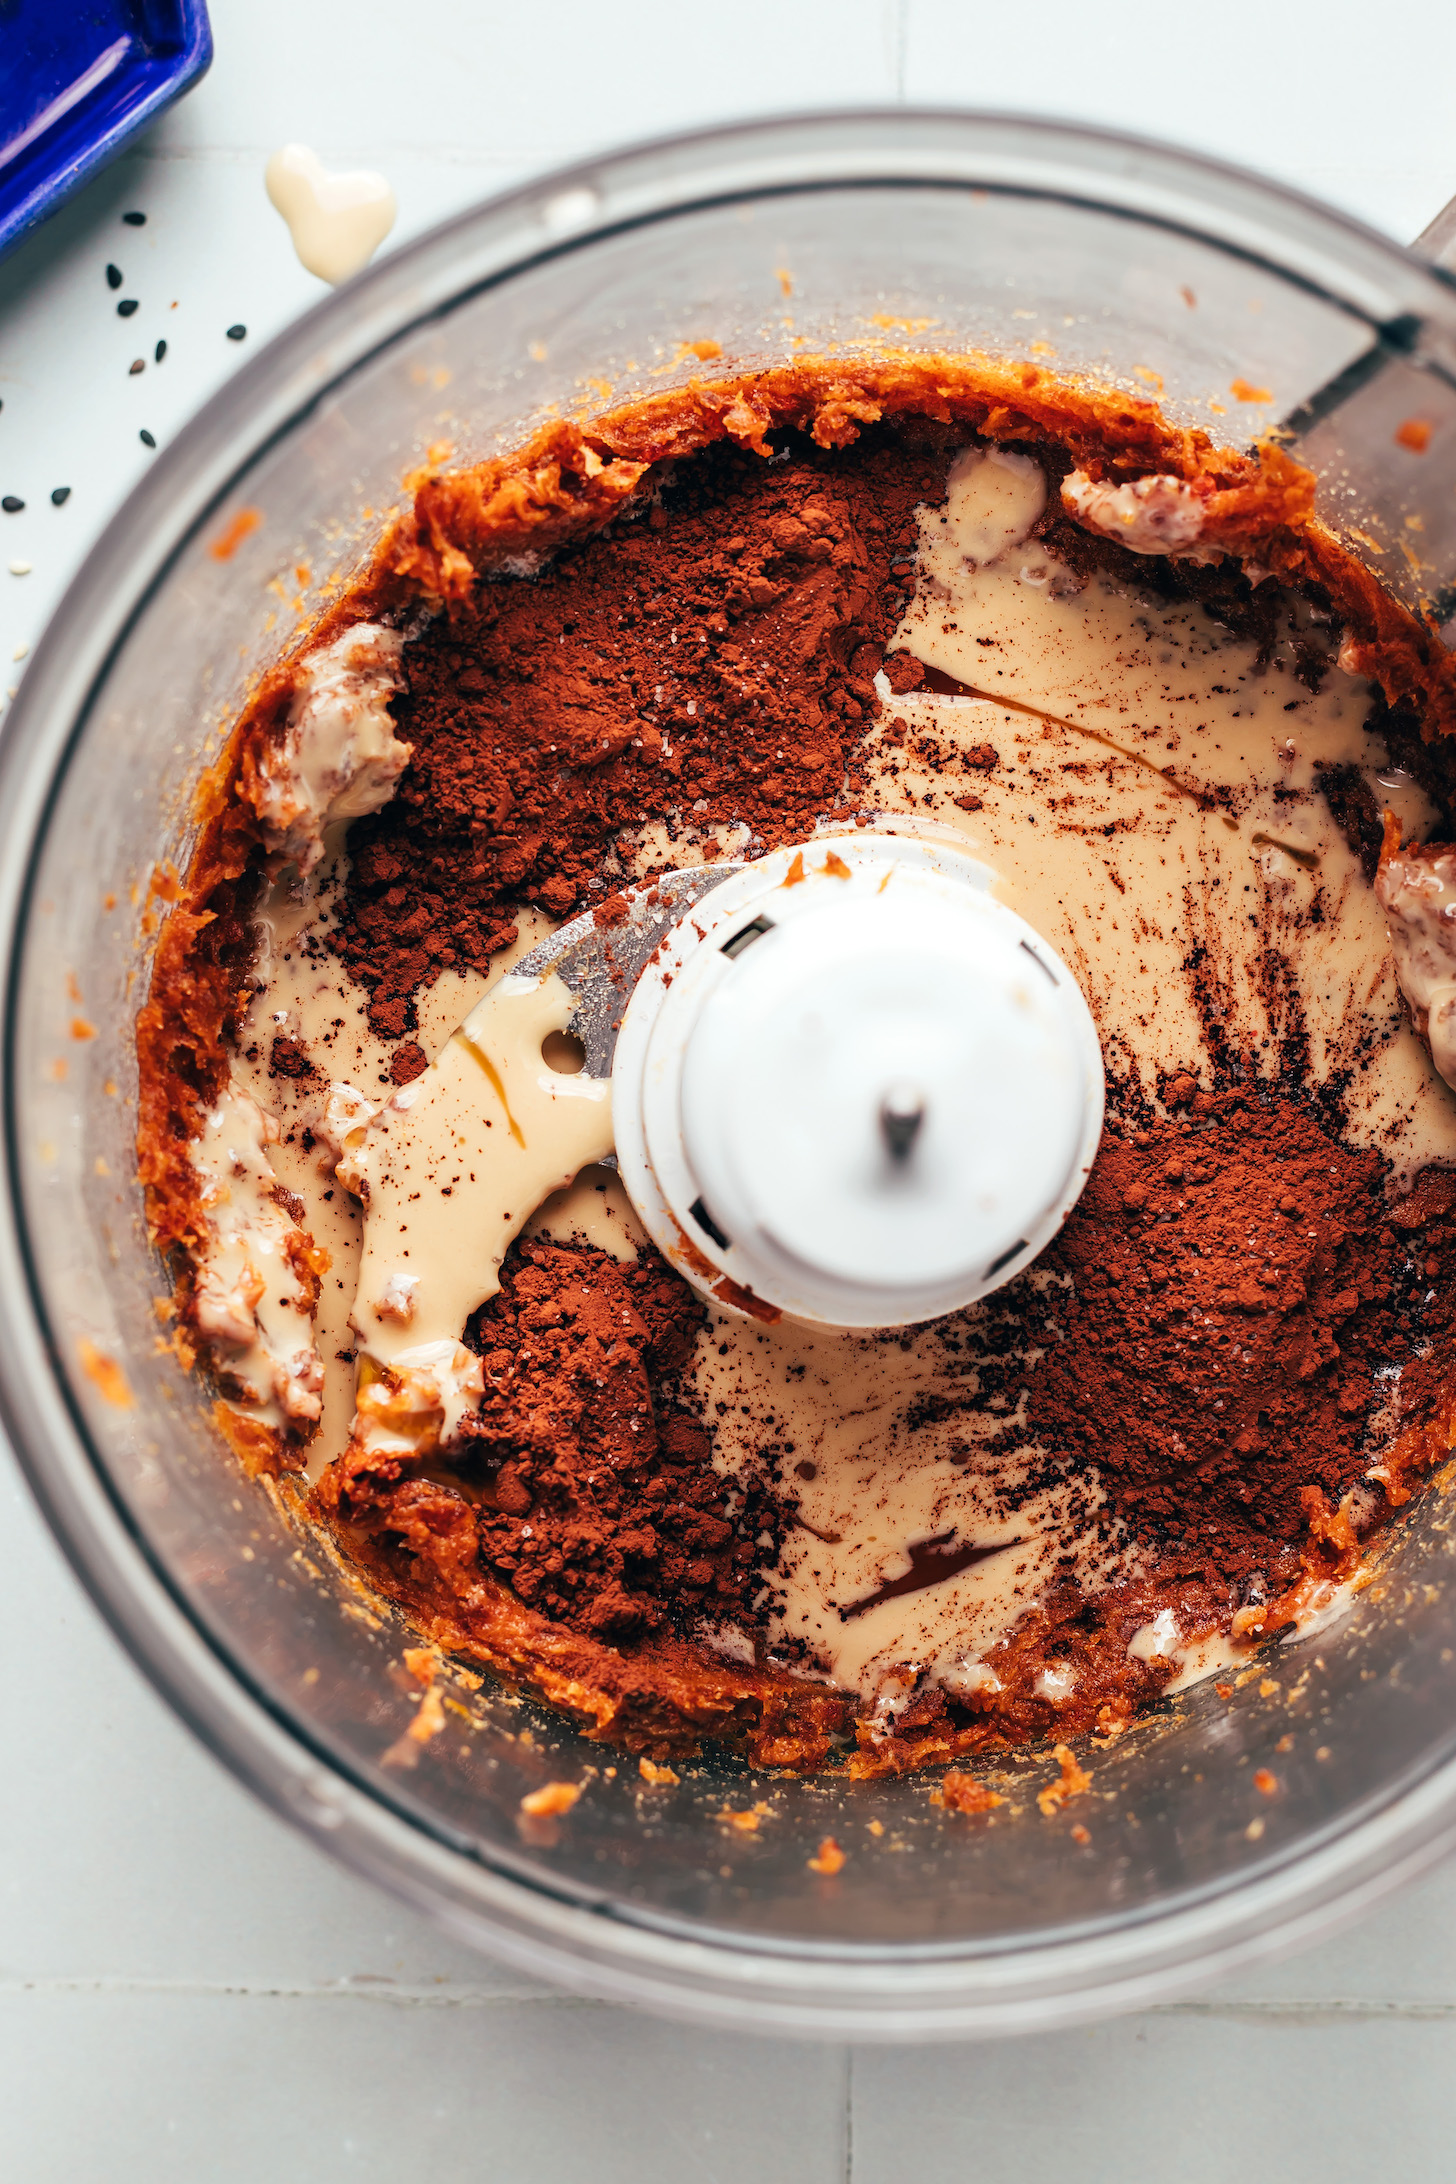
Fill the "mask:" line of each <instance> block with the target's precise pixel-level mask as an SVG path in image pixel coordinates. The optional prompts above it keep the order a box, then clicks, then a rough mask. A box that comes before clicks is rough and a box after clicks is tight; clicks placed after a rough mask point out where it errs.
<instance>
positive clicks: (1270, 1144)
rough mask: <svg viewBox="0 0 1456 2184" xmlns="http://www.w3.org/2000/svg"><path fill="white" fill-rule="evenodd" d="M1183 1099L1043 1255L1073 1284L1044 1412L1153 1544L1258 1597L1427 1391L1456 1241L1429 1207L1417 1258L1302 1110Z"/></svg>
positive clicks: (1367, 1161) (1135, 1142) (1358, 1164)
mask: <svg viewBox="0 0 1456 2184" xmlns="http://www.w3.org/2000/svg"><path fill="white" fill-rule="evenodd" d="M1170 1090H1171V1093H1172V1097H1173V1098H1174V1099H1177V1100H1180V1101H1182V1102H1183V1103H1184V1107H1185V1113H1184V1114H1182V1115H1181V1116H1179V1115H1175V1116H1173V1117H1171V1118H1164V1119H1161V1120H1157V1121H1153V1122H1152V1123H1151V1124H1150V1125H1149V1126H1148V1127H1145V1128H1141V1129H1138V1128H1135V1127H1134V1128H1128V1127H1127V1126H1126V1125H1119V1124H1116V1123H1115V1124H1114V1125H1113V1127H1112V1128H1110V1129H1109V1131H1108V1133H1107V1135H1106V1136H1105V1137H1104V1140H1103V1144H1102V1148H1101V1151H1100V1152H1099V1154H1098V1157H1097V1161H1096V1163H1095V1165H1094V1167H1093V1171H1092V1175H1091V1178H1090V1180H1089V1182H1088V1186H1087V1189H1086V1192H1085V1193H1084V1195H1083V1197H1082V1199H1081V1201H1080V1202H1079V1204H1078V1206H1077V1208H1076V1210H1075V1211H1074V1212H1073V1214H1072V1215H1071V1216H1070V1218H1069V1219H1068V1221H1067V1224H1066V1226H1065V1228H1064V1229H1063V1231H1062V1234H1061V1236H1060V1237H1059V1238H1058V1240H1057V1242H1056V1244H1055V1245H1054V1246H1053V1248H1052V1250H1051V1252H1050V1253H1049V1254H1048V1255H1047V1259H1046V1261H1045V1263H1046V1264H1047V1265H1048V1266H1049V1267H1054V1268H1056V1269H1057V1270H1058V1271H1060V1272H1064V1273H1066V1274H1067V1275H1068V1276H1070V1278H1071V1284H1072V1286H1071V1288H1070V1290H1069V1292H1068V1293H1067V1297H1066V1302H1065V1306H1064V1308H1063V1311H1062V1322H1063V1326H1062V1335H1061V1339H1060V1341H1058V1342H1057V1343H1055V1344H1054V1345H1052V1346H1051V1347H1050V1348H1049V1350H1048V1354H1047V1356H1046V1358H1045V1360H1044V1361H1043V1363H1042V1366H1041V1369H1040V1370H1039V1371H1038V1372H1037V1373H1036V1374H1034V1375H1033V1376H1032V1378H1031V1380H1030V1383H1029V1389H1030V1400H1029V1413H1028V1415H1029V1418H1030V1421H1031V1424H1032V1426H1033V1429H1034V1431H1035V1433H1036V1434H1037V1436H1038V1438H1040V1439H1042V1440H1044V1441H1045V1442H1046V1443H1047V1444H1048V1446H1050V1447H1051V1448H1053V1449H1058V1450H1064V1451H1067V1452H1069V1453H1071V1454H1074V1455H1075V1456H1076V1457H1077V1459H1078V1460H1079V1461H1081V1462H1091V1463H1094V1464H1095V1465H1096V1466H1097V1468H1098V1470H1099V1472H1100V1473H1101V1475H1102V1479H1103V1483H1104V1486H1105V1489H1106V1491H1107V1493H1108V1495H1109V1497H1110V1499H1111V1501H1112V1504H1113V1507H1114V1508H1115V1509H1116V1511H1117V1513H1118V1514H1119V1515H1120V1516H1121V1517H1123V1518H1124V1519H1125V1520H1126V1522H1127V1523H1128V1524H1129V1525H1130V1526H1131V1527H1132V1528H1133V1529H1134V1531H1135V1532H1137V1533H1139V1534H1140V1535H1143V1536H1145V1537H1146V1538H1147V1539H1148V1540H1149V1542H1150V1544H1155V1545H1156V1546H1157V1547H1159V1548H1160V1549H1161V1550H1162V1551H1164V1552H1167V1553H1170V1554H1172V1556H1173V1558H1174V1560H1175V1561H1178V1560H1180V1559H1181V1561H1182V1562H1183V1564H1184V1565H1185V1566H1186V1567H1188V1568H1189V1569H1191V1570H1199V1571H1203V1572H1205V1573H1206V1574H1207V1577H1208V1581H1209V1583H1210V1584H1211V1585H1212V1584H1217V1585H1222V1586H1226V1587H1227V1588H1229V1592H1230V1597H1231V1598H1232V1597H1235V1596H1237V1597H1240V1598H1242V1597H1245V1596H1247V1595H1249V1594H1250V1592H1251V1591H1253V1590H1255V1589H1258V1590H1259V1591H1260V1596H1261V1597H1262V1589H1263V1588H1267V1587H1269V1586H1271V1585H1272V1584H1273V1583H1274V1582H1275V1580H1276V1578H1277V1576H1278V1574H1279V1571H1280V1570H1281V1569H1282V1567H1283V1566H1284V1564H1285V1563H1286V1562H1287V1559H1288V1553H1289V1550H1291V1549H1292V1548H1294V1546H1295V1545H1296V1543H1297V1542H1298V1540H1299V1538H1300V1536H1301V1534H1302V1533H1303V1532H1304V1530H1305V1528H1306V1523H1307V1504H1306V1502H1305V1499H1304V1496H1305V1495H1306V1493H1307V1492H1308V1491H1309V1490H1311V1489H1313V1490H1315V1491H1316V1492H1318V1494H1319V1495H1320V1496H1321V1497H1322V1498H1323V1499H1324V1501H1325V1502H1326V1503H1327V1504H1328V1505H1330V1506H1331V1507H1333V1506H1335V1505H1336V1504H1338V1502H1339V1501H1340V1500H1341V1498H1342V1496H1343V1495H1344V1494H1345V1492H1346V1491H1347V1489H1348V1488H1349V1487H1350V1486H1352V1485H1353V1484H1354V1483H1355V1481H1356V1480H1358V1479H1359V1478H1360V1477H1361V1476H1362V1474H1363V1473H1364V1472H1365V1471H1366V1470H1367V1469H1368V1467H1369V1465H1370V1464H1371V1463H1372V1461H1374V1459H1375V1457H1376V1456H1377V1455H1378V1454H1379V1453H1380V1451H1381V1449H1382V1448H1383V1447H1384V1446H1385V1445H1386V1444H1387V1443H1388V1442H1389V1440H1390V1439H1391V1438H1392V1437H1393V1435H1394V1432H1395V1431H1396V1430H1397V1427H1398V1424H1399V1422H1400V1420H1401V1418H1402V1417H1403V1416H1404V1415H1406V1414H1407V1413H1408V1412H1409V1410H1410V1409H1411V1407H1412V1405H1413V1404H1415V1403H1418V1402H1419V1401H1420V1400H1421V1398H1422V1394H1423V1393H1428V1392H1429V1391H1426V1390H1424V1380H1425V1378H1426V1377H1427V1376H1426V1375H1422V1374H1420V1373H1417V1375H1416V1377H1415V1379H1414V1380H1413V1381H1412V1383H1411V1386H1410V1387H1409V1388H1407V1387H1406V1385H1405V1381H1406V1378H1407V1369H1408V1368H1410V1367H1411V1366H1412V1365H1418V1364H1419V1363H1420V1361H1421V1360H1422V1359H1423V1358H1424V1357H1425V1356H1426V1355H1427V1353H1428V1352H1430V1351H1431V1349H1432V1347H1433V1345H1434V1346H1443V1345H1444V1343H1445V1341H1446V1339H1447V1337H1448V1334H1449V1331H1450V1328H1451V1324H1452V1319H1453V1304H1456V1291H1453V1282H1452V1275H1453V1264H1452V1260H1451V1236H1452V1232H1451V1229H1450V1225H1449V1222H1448V1221H1447V1220H1446V1219H1445V1218H1444V1217H1443V1214H1442V1213H1441V1211H1440V1210H1439V1207H1438V1202H1432V1203H1431V1205H1430V1209H1429V1210H1428V1211H1427V1212H1426V1213H1425V1215H1424V1217H1423V1218H1422V1217H1421V1215H1420V1214H1419V1213H1418V1214H1417V1216H1416V1217H1417V1218H1418V1219H1420V1220H1421V1228H1422V1230H1423V1231H1424V1233H1423V1234H1422V1235H1421V1242H1420V1246H1419V1248H1418V1249H1417V1248H1416V1247H1415V1246H1414V1245H1413V1243H1412V1232H1411V1230H1410V1229H1407V1228H1405V1227H1401V1228H1397V1227H1396V1226H1395V1225H1394V1223H1393V1221H1392V1219H1391V1213H1390V1209H1389V1207H1388V1205H1387V1193H1386V1184H1385V1174H1384V1164H1383V1163H1382V1161H1381V1159H1380V1157H1379V1156H1378V1155H1377V1154H1375V1153H1373V1152H1356V1151H1353V1150H1352V1149H1351V1148H1350V1147H1348V1146H1347V1145H1344V1144H1342V1143H1341V1142H1340V1141H1339V1139H1338V1137H1337V1136H1335V1135H1334V1134H1333V1133H1332V1131H1331V1130H1330V1128H1329V1127H1328V1126H1327V1125H1326V1123H1325V1122H1324V1121H1323V1120H1322V1119H1321V1117H1320V1115H1319V1113H1318V1111H1317V1110H1316V1109H1315V1108H1314V1107H1313V1106H1312V1105H1311V1103H1310V1102H1309V1101H1308V1100H1307V1099H1300V1098H1297V1097H1293V1096H1281V1095H1277V1094H1276V1095H1270V1094H1268V1093H1263V1094H1261V1093H1259V1092H1256V1091H1252V1090H1247V1089H1244V1088H1240V1087H1231V1088H1226V1089H1224V1090H1222V1091H1218V1092H1215V1093H1202V1092H1194V1091H1193V1089H1192V1081H1191V1079H1190V1078H1188V1077H1186V1076H1185V1077H1183V1078H1181V1079H1176V1080H1175V1081H1174V1084H1173V1086H1172V1087H1171V1088H1170ZM1416 1203H1417V1202H1415V1201H1407V1202H1406V1203H1405V1205H1404V1207H1402V1208H1400V1211H1401V1213H1402V1214H1403V1215H1404V1217H1405V1218H1407V1219H1409V1218H1410V1217H1411V1214H1412V1212H1413V1211H1414V1210H1415V1208H1416ZM1397 1374H1398V1375H1399V1376H1400V1377H1399V1379H1398V1380H1397V1378H1396V1376H1397ZM1369 1496H1370V1504H1371V1506H1370V1511H1369V1517H1368V1518H1367V1522H1368V1521H1370V1519H1373V1517H1374V1515H1375V1514H1376V1513H1377V1512H1378V1510H1379V1507H1380V1498H1379V1493H1378V1490H1377V1489H1375V1488H1371V1489H1370V1490H1369Z"/></svg>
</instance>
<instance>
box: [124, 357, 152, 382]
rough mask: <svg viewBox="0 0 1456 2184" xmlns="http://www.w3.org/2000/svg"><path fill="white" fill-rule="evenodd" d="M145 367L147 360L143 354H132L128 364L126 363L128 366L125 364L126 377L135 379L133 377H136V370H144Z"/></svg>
mask: <svg viewBox="0 0 1456 2184" xmlns="http://www.w3.org/2000/svg"><path fill="white" fill-rule="evenodd" d="M146 368H147V360H146V358H145V357H144V356H134V357H133V358H132V360H131V362H130V364H128V366H127V368H126V369H127V377H128V378H129V379H135V377H136V375H137V373H138V372H144V371H145V370H146Z"/></svg>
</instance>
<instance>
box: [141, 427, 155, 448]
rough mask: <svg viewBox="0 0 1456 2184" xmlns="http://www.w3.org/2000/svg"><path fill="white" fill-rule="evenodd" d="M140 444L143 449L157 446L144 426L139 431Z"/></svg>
mask: <svg viewBox="0 0 1456 2184" xmlns="http://www.w3.org/2000/svg"><path fill="white" fill-rule="evenodd" d="M141 443H142V446H143V447H155V446H156V444H157V443H156V441H155V440H154V439H153V438H152V436H151V434H150V433H149V432H148V430H147V428H146V426H145V425H143V426H142V430H141Z"/></svg>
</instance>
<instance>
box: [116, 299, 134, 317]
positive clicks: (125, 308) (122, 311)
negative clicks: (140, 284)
mask: <svg viewBox="0 0 1456 2184" xmlns="http://www.w3.org/2000/svg"><path fill="white" fill-rule="evenodd" d="M136 307H137V300H136V297H135V296H123V298H122V300H121V302H120V303H119V304H118V305H117V307H116V315H117V317H118V318H130V317H131V315H132V312H133V311H134V310H135V309H136Z"/></svg>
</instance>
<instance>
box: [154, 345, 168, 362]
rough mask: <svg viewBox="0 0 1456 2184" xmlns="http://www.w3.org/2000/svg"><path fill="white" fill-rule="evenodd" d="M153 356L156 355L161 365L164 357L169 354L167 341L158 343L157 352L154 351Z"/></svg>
mask: <svg viewBox="0 0 1456 2184" xmlns="http://www.w3.org/2000/svg"><path fill="white" fill-rule="evenodd" d="M153 354H154V355H155V357H156V360H157V362H158V363H159V364H160V363H161V361H162V359H163V357H164V356H165V355H166V354H167V344H166V342H165V341H159V342H158V343H157V346H156V348H155V350H154V351H153Z"/></svg>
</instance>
